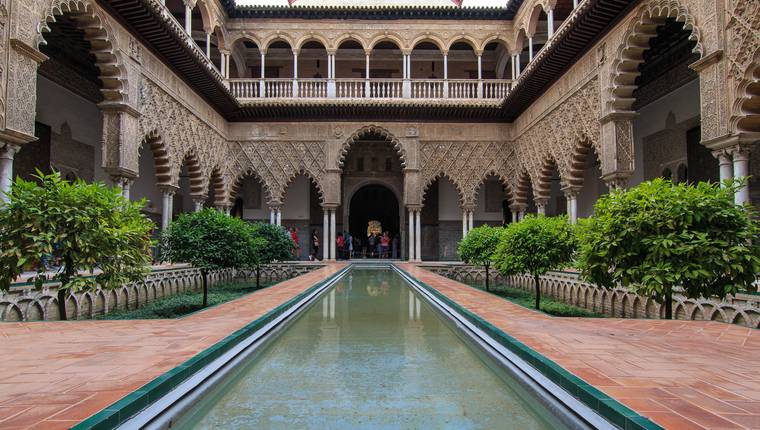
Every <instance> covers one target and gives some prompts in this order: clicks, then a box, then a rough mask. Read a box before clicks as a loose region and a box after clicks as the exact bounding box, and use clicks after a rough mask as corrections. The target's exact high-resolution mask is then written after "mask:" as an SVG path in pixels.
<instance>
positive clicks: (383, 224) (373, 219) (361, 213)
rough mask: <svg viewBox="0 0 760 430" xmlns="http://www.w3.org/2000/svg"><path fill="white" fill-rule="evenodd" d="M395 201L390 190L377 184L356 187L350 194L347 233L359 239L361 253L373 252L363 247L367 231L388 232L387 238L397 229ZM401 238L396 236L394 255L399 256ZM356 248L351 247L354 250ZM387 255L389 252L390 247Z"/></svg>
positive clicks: (395, 232)
mask: <svg viewBox="0 0 760 430" xmlns="http://www.w3.org/2000/svg"><path fill="white" fill-rule="evenodd" d="M400 213H401V212H400V211H399V202H398V199H397V198H396V195H395V194H394V193H393V191H392V190H391V189H390V188H388V187H385V186H383V185H380V184H370V185H365V186H363V187H361V188H359V189H358V190H357V191H356V192H355V193H354V195H353V196H352V197H351V202H350V204H349V211H348V225H349V233H351V236H352V237H355V238H359V239H360V240H361V244H362V246H361V248H362V252H363V254H364V255H367V256H374V255H375V252H373V250H371V249H367V238H368V236H369V234H378V233H380V234H382V233H384V232H388V234H389V235H390V237H391V238H393V237H398V236H399V234H400V233H401V220H400ZM400 248H401V241H400V240H398V239H397V243H396V258H399V257H400V251H401V249H400ZM357 251H359V250H357V249H354V252H357ZM391 257H393V253H392V250H391Z"/></svg>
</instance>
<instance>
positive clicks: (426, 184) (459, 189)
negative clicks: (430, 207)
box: [420, 171, 467, 207]
mask: <svg viewBox="0 0 760 430" xmlns="http://www.w3.org/2000/svg"><path fill="white" fill-rule="evenodd" d="M440 179H446V180H447V181H449V182H451V184H452V185H454V188H456V190H457V195H458V197H459V206H460V207H462V206H464V205H465V204H466V203H467V198H466V194H467V193H466V192H465V191H464V187H462V185H460V184H459V182H457V181H456V180H455V179H454V178H453V177H452V176H451V175H449V174H448V173H446V172H443V171H440V172H438V173H436V174H435V175H434V176H432V177H429V178H427V179H426V180H425V182H424V184H423V186H422V195H421V196H420V202H422V203H424V202H425V196H426V195H427V191H428V189H429V188H430V186H431V185H433V183H434V182H435V181H437V180H440Z"/></svg>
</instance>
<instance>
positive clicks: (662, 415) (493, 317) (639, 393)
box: [401, 264, 760, 430]
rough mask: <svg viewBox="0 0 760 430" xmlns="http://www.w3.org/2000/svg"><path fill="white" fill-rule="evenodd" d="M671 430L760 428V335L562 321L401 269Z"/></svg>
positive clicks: (662, 324) (687, 326)
mask: <svg viewBox="0 0 760 430" xmlns="http://www.w3.org/2000/svg"><path fill="white" fill-rule="evenodd" d="M401 266H402V267H403V268H404V269H405V270H407V271H408V272H409V273H411V274H412V275H413V276H415V277H417V279H419V280H421V281H422V282H425V283H426V284H428V285H430V286H431V287H434V288H436V289H438V291H440V292H441V293H443V294H445V295H446V296H448V297H449V298H451V299H453V300H455V301H456V302H458V303H459V304H461V305H462V306H464V307H465V308H467V309H469V310H470V311H472V312H474V313H476V314H478V315H479V316H481V317H482V318H484V319H486V320H488V321H490V322H491V323H493V324H494V325H496V326H497V327H499V328H500V329H502V330H503V331H504V332H506V333H507V334H509V335H511V336H513V337H515V338H517V339H518V340H520V341H521V342H523V343H525V344H527V345H528V346H530V347H531V348H533V349H534V350H536V351H538V352H540V353H541V354H543V355H544V356H546V357H548V358H549V359H551V360H553V361H555V362H556V363H557V364H559V365H561V366H563V367H564V368H565V369H567V370H569V371H570V372H573V373H574V374H575V375H577V376H578V377H580V378H582V379H584V380H586V382H588V383H590V384H592V385H595V386H596V387H597V388H599V389H600V390H602V391H604V392H605V393H607V394H608V395H610V396H612V397H614V398H615V399H617V400H619V401H620V402H622V403H624V404H625V405H627V406H628V407H630V408H631V409H634V410H635V411H637V412H638V413H639V414H641V415H644V416H647V417H649V418H650V419H652V420H653V421H655V422H656V423H658V424H660V425H661V426H663V427H666V428H669V429H690V430H693V429H702V428H705V429H744V428H754V429H760V330H753V329H748V328H744V327H739V326H736V325H730V324H723V323H715V322H704V321H659V320H632V319H627V320H626V319H591V318H588V319H586V318H555V317H551V316H548V315H545V314H542V313H538V312H535V311H532V310H529V309H526V308H523V307H521V306H517V305H515V304H512V303H510V302H508V301H506V300H503V299H501V298H498V297H496V296H493V295H491V294H488V293H486V292H483V291H479V290H476V289H473V288H470V287H468V286H466V285H463V284H461V283H459V282H456V281H452V280H450V279H447V278H444V277H442V276H439V275H435V274H433V273H431V272H429V271H427V270H424V269H421V268H419V267H416V266H414V265H411V264H404V265H401Z"/></svg>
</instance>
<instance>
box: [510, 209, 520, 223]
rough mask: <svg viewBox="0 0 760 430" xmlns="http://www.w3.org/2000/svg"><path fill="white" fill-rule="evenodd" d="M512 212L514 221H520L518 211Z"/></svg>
mask: <svg viewBox="0 0 760 430" xmlns="http://www.w3.org/2000/svg"><path fill="white" fill-rule="evenodd" d="M511 212H512V222H517V221H519V220H518V219H517V215H518V214H517V211H515V210H512V211H511Z"/></svg>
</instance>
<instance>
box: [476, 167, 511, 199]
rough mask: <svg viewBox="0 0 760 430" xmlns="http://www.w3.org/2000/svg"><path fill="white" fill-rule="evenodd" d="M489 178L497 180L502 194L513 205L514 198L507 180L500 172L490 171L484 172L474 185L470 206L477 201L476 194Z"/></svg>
mask: <svg viewBox="0 0 760 430" xmlns="http://www.w3.org/2000/svg"><path fill="white" fill-rule="evenodd" d="M491 177H493V178H496V179H498V180H499V182H500V183H501V185H503V186H504V194H505V196H506V197H507V201H508V202H509V204H513V203H515V198H514V195H513V193H512V184H511V183H510V182H509V178H508V177H507V176H505V175H503V174H502V173H501V172H498V171H496V170H495V169H491V170H489V171H487V172H485V173H484V174H483V175H482V176H481V177H480V179H478V181H477V182H476V183H475V187H474V189H473V190H472V204H475V203H476V202H477V201H478V194H479V193H480V189H481V188H482V187H483V184H485V183H486V181H487V180H488V178H491Z"/></svg>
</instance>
